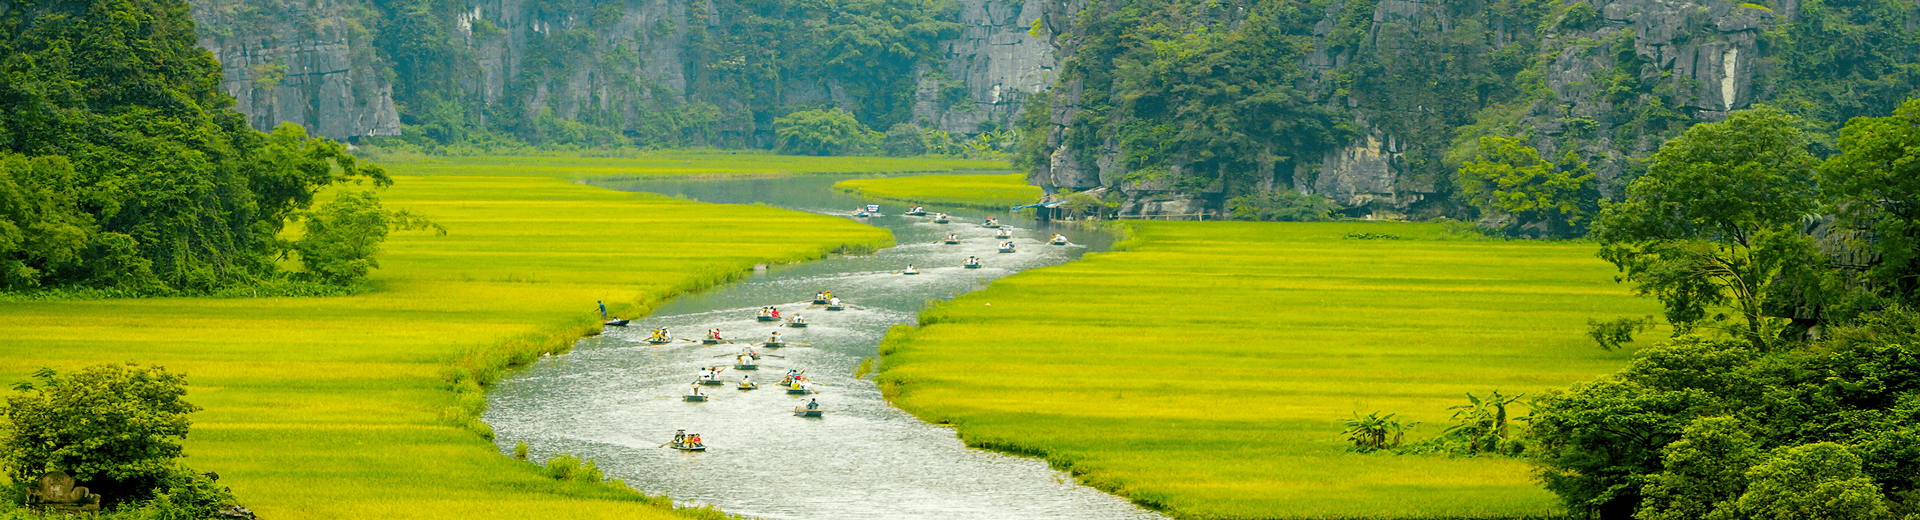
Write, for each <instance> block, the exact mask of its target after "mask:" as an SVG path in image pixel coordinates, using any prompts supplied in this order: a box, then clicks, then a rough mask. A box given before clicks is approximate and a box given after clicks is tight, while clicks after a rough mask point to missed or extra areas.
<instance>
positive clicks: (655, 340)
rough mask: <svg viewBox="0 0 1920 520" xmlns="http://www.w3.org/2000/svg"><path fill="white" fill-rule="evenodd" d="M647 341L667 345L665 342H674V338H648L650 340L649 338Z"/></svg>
mask: <svg viewBox="0 0 1920 520" xmlns="http://www.w3.org/2000/svg"><path fill="white" fill-rule="evenodd" d="M647 343H652V344H655V345H665V344H668V343H673V340H671V339H666V338H660V339H648V340H647Z"/></svg>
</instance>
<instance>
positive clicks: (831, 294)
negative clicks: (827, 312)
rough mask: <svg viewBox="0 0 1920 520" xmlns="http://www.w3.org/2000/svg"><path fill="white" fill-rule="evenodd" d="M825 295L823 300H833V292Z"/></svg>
mask: <svg viewBox="0 0 1920 520" xmlns="http://www.w3.org/2000/svg"><path fill="white" fill-rule="evenodd" d="M826 295H827V297H826V298H823V299H827V300H831V299H833V291H827V293H826Z"/></svg>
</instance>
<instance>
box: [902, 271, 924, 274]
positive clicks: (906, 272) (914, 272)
mask: <svg viewBox="0 0 1920 520" xmlns="http://www.w3.org/2000/svg"><path fill="white" fill-rule="evenodd" d="M900 274H904V275H916V274H920V271H901V272H900Z"/></svg>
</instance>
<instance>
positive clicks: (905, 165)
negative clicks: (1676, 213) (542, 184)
mask: <svg viewBox="0 0 1920 520" xmlns="http://www.w3.org/2000/svg"><path fill="white" fill-rule="evenodd" d="M380 164H382V165H383V166H386V167H387V168H388V169H389V170H392V171H399V172H406V173H407V174H410V175H462V176H475V175H497V176H508V177H529V176H546V177H558V178H562V179H642V178H660V177H738V176H751V175H794V174H814V173H906V172H952V171H956V170H1004V169H1006V167H1007V163H1006V161H999V160H978V159H951V158H943V157H814V156H807V155H775V154H772V153H768V152H765V151H757V150H661V151H651V152H640V153H637V154H635V155H633V156H629V157H583V156H579V155H529V156H506V155H488V156H427V155H415V154H398V155H388V156H383V157H381V163H380ZM1035 196H1036V197H1037V196H1038V195H1035Z"/></svg>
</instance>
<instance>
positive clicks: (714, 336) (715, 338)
mask: <svg viewBox="0 0 1920 520" xmlns="http://www.w3.org/2000/svg"><path fill="white" fill-rule="evenodd" d="M723 341H727V339H726V338H722V337H720V329H707V337H706V338H705V339H702V340H700V344H701V345H718V344H720V342H723Z"/></svg>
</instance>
